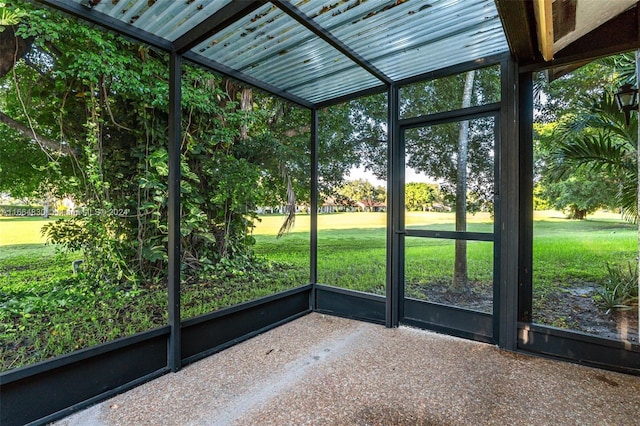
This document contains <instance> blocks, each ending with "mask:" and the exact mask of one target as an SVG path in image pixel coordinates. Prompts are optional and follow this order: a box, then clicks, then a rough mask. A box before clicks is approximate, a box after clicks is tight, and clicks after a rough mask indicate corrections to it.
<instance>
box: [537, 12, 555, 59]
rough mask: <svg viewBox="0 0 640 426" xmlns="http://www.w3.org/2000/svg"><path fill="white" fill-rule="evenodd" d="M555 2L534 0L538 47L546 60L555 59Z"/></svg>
mask: <svg viewBox="0 0 640 426" xmlns="http://www.w3.org/2000/svg"><path fill="white" fill-rule="evenodd" d="M552 7H553V4H552V2H551V0H534V1H533V11H534V13H535V16H536V33H537V35H538V49H539V50H540V53H542V57H543V58H544V60H545V61H547V62H548V61H552V60H553V9H552Z"/></svg>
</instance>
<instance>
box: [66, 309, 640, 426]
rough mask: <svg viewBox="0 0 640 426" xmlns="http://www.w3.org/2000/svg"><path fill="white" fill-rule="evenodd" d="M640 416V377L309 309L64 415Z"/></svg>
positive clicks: (439, 420)
mask: <svg viewBox="0 0 640 426" xmlns="http://www.w3.org/2000/svg"><path fill="white" fill-rule="evenodd" d="M450 424H451V425H454V424H455V425H467V424H468V425H479V424H500V425H520V424H521V425H640V377H634V376H628V375H623V374H617V373H611V372H605V371H602V370H597V369H592V368H587V367H582V366H579V365H573V364H568V363H564V362H557V361H552V360H548V359H542V358H536V357H528V356H524V355H517V354H513V353H508V352H504V351H500V350H498V349H497V348H495V347H493V346H490V345H486V344H482V343H476V342H471V341H466V340H461V339H456V338H453V337H448V336H443V335H439V334H434V333H430V332H425V331H420V330H414V329H410V328H399V329H386V328H384V327H382V326H378V325H373V324H368V323H363V322H357V321H351V320H346V319H343V318H336V317H331V316H324V315H321V314H310V315H307V316H305V317H303V318H300V319H298V320H296V321H294V322H291V323H289V324H285V325H283V326H281V327H278V328H276V329H274V330H272V331H270V332H268V333H265V334H262V335H260V336H257V337H255V338H253V339H251V340H249V341H246V342H244V343H241V344H239V345H236V346H234V347H232V348H230V349H227V350H225V351H223V352H221V353H218V354H215V355H213V356H211V357H209V358H206V359H204V360H202V361H199V362H197V363H194V364H192V365H189V366H187V367H186V368H184V369H183V370H182V371H180V372H178V373H175V374H168V375H165V376H163V377H160V378H159V379H156V380H154V381H152V382H149V383H147V384H145V385H142V386H139V387H137V388H135V389H133V390H131V391H129V392H126V393H124V394H122V395H118V396H116V397H114V398H112V399H110V400H107V401H105V402H103V403H101V404H98V405H95V406H93V407H91V408H88V409H86V410H84V411H81V412H79V413H76V414H74V415H72V416H70V417H67V418H65V419H63V420H61V421H59V422H58V423H57V425H58V426H62V425H81V426H87V425H450Z"/></svg>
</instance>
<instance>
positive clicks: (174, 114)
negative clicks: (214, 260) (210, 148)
mask: <svg viewBox="0 0 640 426" xmlns="http://www.w3.org/2000/svg"><path fill="white" fill-rule="evenodd" d="M181 68H182V57H181V56H180V55H179V54H177V53H175V52H172V53H171V55H170V61H169V200H168V201H169V202H168V212H167V221H168V224H167V226H168V229H169V242H168V245H169V247H168V255H169V276H168V287H169V288H168V293H169V325H170V326H171V336H170V337H169V354H168V355H169V356H168V360H169V368H171V371H173V372H176V371H178V370H180V367H181V366H182V356H181V348H180V346H181V340H182V339H181V336H180V140H181V139H182V129H181V123H180V121H181V119H182V114H181V109H180V103H181V99H182V90H181V79H180V76H181Z"/></svg>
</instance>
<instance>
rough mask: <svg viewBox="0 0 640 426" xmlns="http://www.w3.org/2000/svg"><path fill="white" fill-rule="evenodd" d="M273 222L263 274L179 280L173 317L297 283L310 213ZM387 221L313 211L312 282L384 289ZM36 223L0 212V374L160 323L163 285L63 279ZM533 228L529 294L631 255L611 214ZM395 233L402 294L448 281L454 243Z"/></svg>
mask: <svg viewBox="0 0 640 426" xmlns="http://www.w3.org/2000/svg"><path fill="white" fill-rule="evenodd" d="M283 219H284V218H283V216H280V215H271V216H263V217H261V220H260V221H259V222H258V223H256V227H255V229H254V237H255V239H256V246H255V253H256V255H257V256H260V257H263V258H266V259H268V260H270V261H273V263H272V264H273V265H275V266H274V269H273V270H271V271H264V272H262V271H256V272H254V273H252V274H251V275H250V278H249V276H248V275H243V274H240V275H237V276H233V277H231V278H229V277H228V276H227V277H224V276H223V277H222V278H220V277H218V278H214V277H210V279H208V280H207V279H206V278H205V280H204V281H203V282H195V283H191V284H188V285H185V286H184V288H183V293H182V301H181V305H182V317H183V318H185V319H186V318H190V317H193V316H195V315H199V314H202V313H206V312H211V311H215V310H217V309H220V308H222V307H225V306H230V305H232V304H236V303H240V302H243V301H248V300H253V299H255V298H258V297H262V296H266V295H268V294H273V293H276V292H278V291H282V290H284V289H287V288H291V287H292V286H298V285H304V284H307V283H308V282H309V258H310V238H309V229H310V217H309V215H305V214H301V215H298V216H297V218H296V221H295V226H294V228H293V229H292V230H291V232H289V233H288V234H287V235H285V236H283V237H281V238H277V233H278V230H279V229H280V226H281V225H282V221H283ZM453 219H454V216H453V214H452V213H422V212H419V213H408V214H407V215H406V223H407V226H409V227H412V228H417V229H436V230H442V229H447V230H448V229H451V227H452V223H453ZM386 220H387V216H386V214H384V213H337V214H322V215H319V216H318V229H319V231H318V282H319V283H321V284H328V285H334V286H338V287H343V288H349V289H353V290H359V291H365V292H371V293H375V294H384V293H385V280H386V272H385V270H386V238H387V237H386ZM45 223H47V220H44V219H41V218H0V306H1V307H2V311H0V319H1V321H0V371H4V370H7V369H11V368H15V367H18V366H20V365H24V364H29V363H33V362H36V361H39V360H43V359H47V358H50V357H52V356H55V355H59V354H62V353H69V352H71V351H73V350H76V349H80V348H83V347H90V346H93V345H96V344H98V343H101V342H105V341H111V340H113V339H115V338H118V337H123V336H126V335H130V334H133V333H135V332H139V331H143V330H148V329H151V328H154V327H157V326H159V325H162V324H165V323H166V310H165V309H164V308H163V307H164V306H166V290H165V289H164V287H163V286H162V285H159V286H157V285H156V286H152V287H149V288H139V289H137V290H136V289H134V291H132V292H130V291H123V290H121V289H113V288H111V289H109V288H105V287H104V286H95V285H93V284H91V283H84V284H82V282H78V281H76V280H73V279H72V277H73V274H72V270H71V262H72V261H73V260H74V259H77V258H80V257H81V256H80V255H79V254H78V253H75V254H66V255H63V256H61V255H60V254H57V253H56V250H55V247H53V246H51V245H46V244H45V240H44V238H43V236H42V235H41V233H40V229H41V227H42V226H43V225H44V224H45ZM469 229H474V230H477V231H482V232H492V229H493V221H492V218H491V216H490V215H488V214H478V215H475V216H470V217H469ZM534 233H535V241H534V299H535V300H539V301H540V302H541V301H542V300H543V299H544V295H545V294H547V293H548V292H553V291H558V290H562V289H564V288H567V287H571V286H574V287H581V286H582V287H584V286H593V285H597V284H598V283H601V282H603V281H604V280H605V279H606V275H607V271H606V265H607V263H611V264H625V263H626V262H635V259H636V256H637V235H638V234H637V228H636V227H635V225H632V224H628V223H625V222H623V221H621V220H620V218H619V217H618V216H617V215H614V214H605V213H602V214H599V215H597V216H593V217H591V218H590V219H589V220H586V221H571V220H567V219H564V218H563V217H562V215H561V214H560V213H557V212H536V215H535V223H534ZM405 240H406V241H405V249H406V250H405V251H406V259H405V264H404V266H405V278H406V293H407V295H408V296H411V297H419V295H420V294H424V293H421V292H423V291H424V289H425V287H428V286H432V285H436V286H443V285H445V286H446V285H447V284H448V283H450V282H451V278H452V274H453V257H454V242H453V241H451V240H445V239H432V238H416V237H413V238H409V237H406V238H405ZM493 251H494V244H493V243H492V242H477V241H470V242H468V246H467V254H468V269H469V278H470V281H473V283H474V285H476V286H478V288H489V289H490V288H491V282H492V280H493V268H494V265H493ZM78 283H80V284H78Z"/></svg>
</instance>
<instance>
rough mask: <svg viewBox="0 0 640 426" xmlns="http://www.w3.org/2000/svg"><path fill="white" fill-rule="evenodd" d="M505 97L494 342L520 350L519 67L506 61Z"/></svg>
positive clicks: (503, 71)
mask: <svg viewBox="0 0 640 426" xmlns="http://www.w3.org/2000/svg"><path fill="white" fill-rule="evenodd" d="M500 81H501V85H502V96H501V106H500V120H499V123H500V140H499V141H498V143H499V149H498V152H499V158H498V162H499V169H498V185H499V186H498V190H497V193H496V197H499V201H500V212H499V213H500V214H499V217H500V219H499V224H500V237H499V242H498V243H499V244H500V248H499V253H500V255H499V259H497V260H498V261H499V265H500V266H499V280H498V295H497V297H496V296H494V299H497V300H498V306H497V307H496V306H494V316H493V324H494V339H496V340H497V342H498V346H500V347H501V348H503V349H507V350H511V351H513V350H516V347H517V343H518V340H517V337H518V335H517V334H518V323H517V320H518V256H517V253H518V248H519V241H520V240H519V236H520V230H519V228H518V225H519V219H520V212H519V210H520V196H519V190H520V182H519V177H520V173H519V170H520V149H519V148H520V144H519V136H520V134H519V116H518V104H519V91H518V82H519V81H518V66H517V64H516V63H515V62H513V61H512V60H509V59H508V60H505V61H503V62H502V65H501V67H500Z"/></svg>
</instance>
